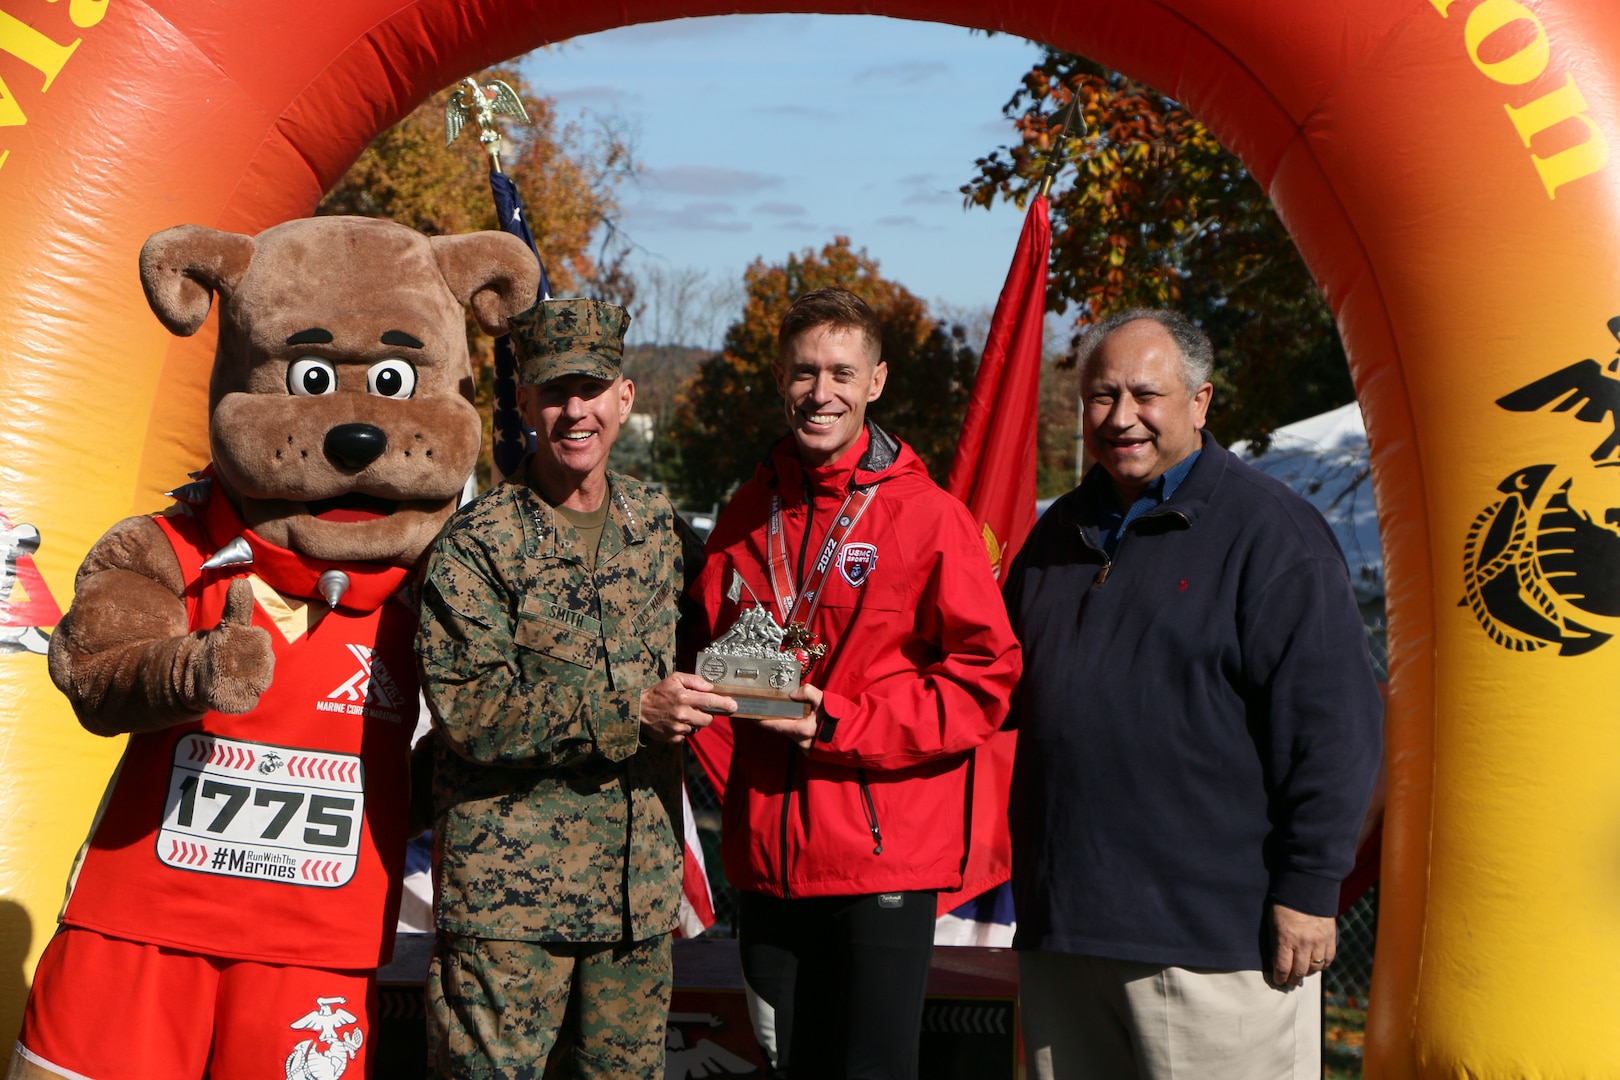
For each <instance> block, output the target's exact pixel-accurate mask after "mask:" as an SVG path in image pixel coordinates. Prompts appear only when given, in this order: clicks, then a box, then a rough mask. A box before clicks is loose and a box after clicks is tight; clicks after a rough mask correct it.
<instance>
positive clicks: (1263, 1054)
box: [1018, 950, 1322, 1080]
mask: <svg viewBox="0 0 1620 1080" xmlns="http://www.w3.org/2000/svg"><path fill="white" fill-rule="evenodd" d="M1018 978H1019V992H1018V1000H1019V1009H1020V1015H1021V1023H1022V1026H1023V1033H1024V1060H1025V1065H1026V1067H1027V1069H1028V1072H1029V1075H1030V1076H1031V1077H1035V1078H1037V1080H1319V1078H1320V1077H1321V1075H1322V977H1321V976H1320V975H1312V976H1310V977H1309V978H1308V979H1306V980H1305V983H1304V985H1302V986H1300V987H1298V988H1296V989H1293V990H1275V989H1273V988H1272V987H1271V986H1270V985H1268V984H1267V983H1266V981H1265V979H1264V978H1263V977H1262V976H1261V975H1260V973H1259V972H1258V971H1208V970H1202V969H1199V970H1194V969H1189V968H1178V967H1164V966H1162V965H1158V964H1139V963H1133V962H1130V961H1126V960H1104V959H1101V958H1098V957H1094V956H1072V955H1069V954H1067V953H1055V952H1044V951H1040V950H1030V951H1026V952H1021V953H1019V954H1018Z"/></svg>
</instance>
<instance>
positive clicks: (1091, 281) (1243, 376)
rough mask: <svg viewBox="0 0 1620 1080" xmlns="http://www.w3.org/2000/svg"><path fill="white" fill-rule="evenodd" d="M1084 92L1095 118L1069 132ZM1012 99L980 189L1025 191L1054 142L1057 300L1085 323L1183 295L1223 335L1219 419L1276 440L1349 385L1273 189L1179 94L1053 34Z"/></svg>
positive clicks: (1242, 433) (1012, 196)
mask: <svg viewBox="0 0 1620 1080" xmlns="http://www.w3.org/2000/svg"><path fill="white" fill-rule="evenodd" d="M1072 95H1078V96H1079V98H1080V110H1081V115H1082V116H1083V118H1084V120H1085V124H1086V133H1085V135H1084V136H1083V137H1080V138H1070V139H1067V140H1063V141H1062V142H1063V145H1061V146H1060V145H1058V143H1059V139H1058V131H1057V127H1056V126H1055V124H1054V119H1055V116H1056V114H1057V113H1058V111H1059V110H1061V109H1062V108H1063V107H1064V106H1065V105H1067V104H1068V102H1069V100H1070V97H1071V96H1072ZM1003 111H1004V112H1005V113H1006V115H1008V116H1009V117H1013V118H1015V120H1016V123H1017V129H1018V133H1019V136H1020V141H1019V142H1018V144H1017V145H1015V146H1011V147H1005V146H1004V147H1001V148H999V149H998V150H996V151H995V152H993V153H991V154H990V155H989V156H987V157H984V158H980V159H979V160H978V162H977V173H976V175H975V176H974V177H973V179H972V180H971V181H970V182H969V183H968V184H966V185H964V186H963V188H962V192H963V194H964V196H965V197H966V200H967V202H968V203H969V204H970V205H973V204H976V205H979V206H984V207H989V206H990V205H991V204H992V203H994V202H995V201H996V200H998V199H1003V200H1011V201H1014V202H1016V203H1017V204H1018V205H1019V206H1023V205H1024V204H1025V202H1026V201H1027V200H1028V199H1029V198H1030V197H1031V195H1032V194H1033V193H1034V192H1035V191H1036V190H1037V189H1038V188H1039V185H1040V179H1041V175H1042V171H1043V170H1044V168H1045V166H1046V163H1047V161H1048V160H1049V157H1050V155H1051V154H1053V153H1061V154H1062V155H1063V156H1064V159H1065V164H1066V166H1067V168H1066V169H1065V170H1064V171H1063V172H1062V173H1061V174H1060V176H1059V183H1058V184H1057V185H1056V186H1055V187H1054V188H1053V190H1052V192H1051V196H1050V199H1051V210H1052V262H1051V276H1050V278H1049V282H1048V296H1047V306H1048V308H1049V310H1052V311H1055V312H1058V313H1066V312H1070V311H1072V312H1073V314H1074V320H1075V327H1076V336H1078V334H1079V332H1080V331H1082V330H1083V329H1084V327H1085V326H1086V325H1088V324H1090V323H1092V322H1095V321H1097V320H1099V319H1101V318H1103V317H1105V316H1106V315H1108V314H1109V313H1111V312H1113V311H1117V310H1119V309H1121V308H1125V307H1131V306H1136V305H1145V306H1151V307H1178V308H1180V309H1181V310H1182V311H1184V312H1186V313H1187V314H1188V315H1189V316H1190V317H1192V318H1193V319H1194V320H1196V321H1197V322H1198V323H1199V324H1200V325H1201V326H1202V327H1203V328H1204V330H1205V331H1206V332H1207V333H1208V334H1209V336H1210V339H1211V340H1212V341H1213V343H1214V345H1215V356H1216V368H1215V375H1214V379H1213V381H1214V382H1215V388H1216V394H1215V400H1214V403H1213V404H1212V406H1211V408H1210V417H1209V422H1210V427H1211V429H1212V430H1213V431H1214V432H1215V433H1216V434H1217V436H1219V437H1220V438H1221V439H1222V440H1223V441H1228V442H1230V441H1234V440H1237V439H1254V440H1259V441H1261V442H1264V441H1265V440H1266V438H1267V437H1268V436H1269V433H1270V432H1271V431H1273V430H1274V429H1276V428H1277V427H1279V426H1281V425H1283V424H1286V423H1290V422H1292V421H1294V420H1298V419H1303V418H1304V417H1306V416H1311V415H1314V414H1315V413H1318V412H1321V411H1324V410H1326V409H1330V408H1333V407H1335V406H1338V405H1343V404H1345V403H1346V402H1349V401H1351V400H1353V398H1354V396H1355V395H1354V390H1353V388H1352V386H1351V383H1350V377H1349V373H1348V370H1347V368H1346V364H1345V358H1344V350H1343V347H1342V346H1341V345H1340V343H1339V337H1338V333H1337V330H1336V328H1335V327H1334V323H1333V317H1332V314H1331V313H1330V312H1329V310H1328V308H1327V305H1326V304H1325V303H1324V302H1323V300H1322V297H1321V294H1320V293H1319V292H1318V291H1317V288H1316V285H1315V282H1314V281H1313V280H1312V279H1311V276H1310V272H1309V271H1308V270H1307V269H1306V267H1305V264H1304V261H1303V260H1302V259H1301V258H1300V256H1299V252H1298V250H1297V249H1296V248H1295V247H1294V244H1293V241H1292V240H1291V239H1289V237H1288V233H1287V231H1286V230H1285V229H1284V228H1283V226H1282V223H1281V222H1280V221H1279V220H1278V218H1277V215H1276V212H1275V211H1274V210H1273V209H1272V206H1271V202H1270V200H1269V199H1267V198H1266V193H1265V192H1264V191H1263V190H1262V189H1261V188H1260V185H1259V184H1258V183H1256V182H1255V180H1254V178H1253V177H1252V176H1250V175H1249V173H1248V170H1247V169H1245V168H1244V167H1243V163H1242V162H1241V161H1239V160H1238V158H1237V157H1236V156H1235V155H1233V154H1232V153H1230V152H1228V151H1227V150H1226V149H1225V148H1223V147H1222V146H1221V145H1220V144H1219V143H1218V142H1217V141H1216V140H1215V137H1214V136H1213V135H1212V134H1210V131H1209V129H1208V128H1206V127H1205V126H1204V125H1203V123H1201V122H1200V121H1199V120H1198V119H1197V118H1196V117H1194V116H1193V115H1192V114H1191V113H1189V112H1188V111H1187V110H1186V109H1185V108H1183V107H1182V106H1181V105H1180V104H1179V103H1177V102H1176V101H1173V100H1171V99H1170V98H1167V97H1165V96H1164V95H1162V94H1160V93H1157V92H1156V91H1154V90H1152V89H1150V88H1149V87H1147V86H1144V85H1143V84H1141V83H1138V82H1135V81H1133V80H1131V79H1128V78H1126V77H1124V76H1123V75H1120V74H1119V73H1117V72H1112V71H1109V70H1107V69H1105V68H1103V67H1101V66H1100V65H1098V64H1095V63H1093V62H1091V61H1089V60H1086V59H1084V58H1083V57H1078V56H1074V55H1072V54H1070V53H1064V52H1059V51H1057V50H1054V49H1047V50H1046V51H1045V53H1044V54H1043V56H1042V58H1041V61H1040V62H1039V63H1037V64H1036V65H1035V66H1034V67H1033V68H1032V69H1031V70H1030V71H1029V72H1027V73H1026V74H1025V75H1024V78H1023V85H1022V86H1021V87H1020V88H1019V89H1018V91H1017V92H1016V93H1014V94H1013V96H1012V98H1011V99H1010V100H1009V101H1008V102H1007V104H1006V106H1005V107H1004V109H1003Z"/></svg>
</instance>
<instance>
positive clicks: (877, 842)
mask: <svg viewBox="0 0 1620 1080" xmlns="http://www.w3.org/2000/svg"><path fill="white" fill-rule="evenodd" d="M855 778H856V779H857V780H858V781H860V785H861V800H862V802H864V803H865V804H866V827H867V828H868V829H870V830H871V832H872V854H874V855H881V854H883V830H882V829H880V828H878V816H877V804H876V803H874V802H873V801H872V789H871V788H870V787H868V786H867V783H866V770H865V769H856V770H855Z"/></svg>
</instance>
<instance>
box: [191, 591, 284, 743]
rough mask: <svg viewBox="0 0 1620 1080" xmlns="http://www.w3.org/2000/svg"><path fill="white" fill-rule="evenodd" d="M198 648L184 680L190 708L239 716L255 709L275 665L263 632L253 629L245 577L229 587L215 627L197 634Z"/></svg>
mask: <svg viewBox="0 0 1620 1080" xmlns="http://www.w3.org/2000/svg"><path fill="white" fill-rule="evenodd" d="M200 644H201V648H199V649H197V650H195V651H194V652H193V653H192V656H191V657H190V660H191V662H192V664H193V665H195V666H194V667H193V670H192V671H190V672H187V674H188V675H192V676H193V678H192V679H188V680H187V681H188V682H190V683H191V687H192V690H193V693H192V695H191V697H192V701H193V702H194V703H195V704H196V706H197V707H198V708H202V709H211V710H213V711H215V712H222V713H245V712H248V711H250V710H252V709H253V708H254V707H255V706H256V705H258V703H259V695H260V694H262V693H264V692H265V691H266V690H268V689H269V688H270V678H271V676H272V675H273V674H274V672H275V666H276V660H275V655H274V654H273V653H272V652H271V650H270V635H269V633H268V632H266V631H265V630H264V629H263V628H261V627H257V626H254V625H253V586H251V585H250V584H248V582H247V580H246V579H245V578H244V579H241V580H237V581H233V582H231V588H230V592H228V593H227V594H226V596H225V613H224V614H223V615H222V616H221V617H220V620H219V625H218V626H216V627H214V628H213V629H212V630H204V631H202V632H201V638H200ZM188 666H190V665H188Z"/></svg>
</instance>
